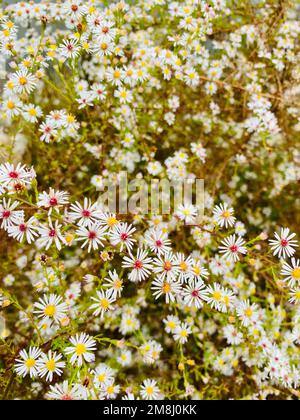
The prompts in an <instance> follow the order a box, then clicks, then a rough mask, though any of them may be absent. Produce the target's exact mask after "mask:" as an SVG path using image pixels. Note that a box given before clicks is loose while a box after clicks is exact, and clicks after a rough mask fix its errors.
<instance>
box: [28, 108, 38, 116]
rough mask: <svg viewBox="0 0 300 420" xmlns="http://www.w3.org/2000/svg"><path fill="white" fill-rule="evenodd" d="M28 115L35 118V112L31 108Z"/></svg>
mask: <svg viewBox="0 0 300 420" xmlns="http://www.w3.org/2000/svg"><path fill="white" fill-rule="evenodd" d="M28 114H29V115H31V116H32V117H36V110H35V109H34V108H31V109H29V110H28Z"/></svg>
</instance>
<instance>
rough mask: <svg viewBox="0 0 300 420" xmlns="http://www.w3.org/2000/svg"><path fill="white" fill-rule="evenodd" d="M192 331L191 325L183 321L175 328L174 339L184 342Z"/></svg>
mask: <svg viewBox="0 0 300 420" xmlns="http://www.w3.org/2000/svg"><path fill="white" fill-rule="evenodd" d="M191 333H192V330H191V327H190V326H189V325H188V324H187V323H186V322H182V323H181V324H180V325H178V326H177V327H176V328H175V330H174V340H176V341H179V343H181V344H184V343H186V342H187V340H188V336H189V335H190V334H191Z"/></svg>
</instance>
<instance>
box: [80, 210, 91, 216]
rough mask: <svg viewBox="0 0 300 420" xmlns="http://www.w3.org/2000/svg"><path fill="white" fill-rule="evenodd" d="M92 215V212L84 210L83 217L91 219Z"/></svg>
mask: <svg viewBox="0 0 300 420" xmlns="http://www.w3.org/2000/svg"><path fill="white" fill-rule="evenodd" d="M90 215H91V212H90V211H88V210H83V211H82V216H83V217H90Z"/></svg>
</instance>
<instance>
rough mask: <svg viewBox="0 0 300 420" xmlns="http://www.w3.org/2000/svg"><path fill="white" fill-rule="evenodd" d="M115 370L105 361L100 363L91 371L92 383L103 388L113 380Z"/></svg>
mask: <svg viewBox="0 0 300 420" xmlns="http://www.w3.org/2000/svg"><path fill="white" fill-rule="evenodd" d="M115 373H116V372H115V371H114V370H113V369H112V368H110V367H109V366H107V365H106V364H105V363H100V364H99V365H98V366H97V367H96V369H95V370H94V371H93V375H94V384H95V386H96V387H97V388H101V389H105V388H106V387H107V386H109V385H111V384H113V383H114V381H115Z"/></svg>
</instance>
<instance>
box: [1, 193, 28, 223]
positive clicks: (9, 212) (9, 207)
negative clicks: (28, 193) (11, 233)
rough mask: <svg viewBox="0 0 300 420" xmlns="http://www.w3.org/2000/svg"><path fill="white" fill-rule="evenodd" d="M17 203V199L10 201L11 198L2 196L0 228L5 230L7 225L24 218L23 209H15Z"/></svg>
mask: <svg viewBox="0 0 300 420" xmlns="http://www.w3.org/2000/svg"><path fill="white" fill-rule="evenodd" d="M18 205H19V202H18V201H14V202H11V200H6V198H3V201H2V203H0V221H1V229H5V230H6V229H7V228H8V227H9V226H11V225H14V224H17V223H19V222H20V221H23V220H24V211H23V210H16V208H17V207H18Z"/></svg>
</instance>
